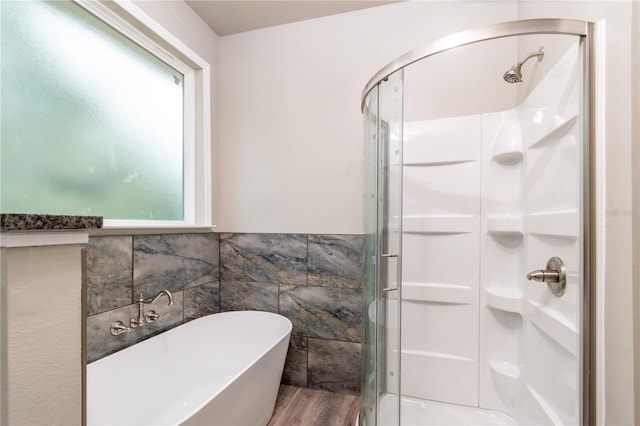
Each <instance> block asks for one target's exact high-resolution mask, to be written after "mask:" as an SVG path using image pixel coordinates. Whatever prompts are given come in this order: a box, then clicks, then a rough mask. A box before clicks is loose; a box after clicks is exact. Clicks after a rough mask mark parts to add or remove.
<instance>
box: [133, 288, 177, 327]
mask: <svg viewBox="0 0 640 426" xmlns="http://www.w3.org/2000/svg"><path fill="white" fill-rule="evenodd" d="M161 296H167V298H169V306H171V305H173V296H172V295H171V292H169V290H160V291H159V292H158V294H156V295H155V296H154V297H153V298H151V299H145V298H144V297H143V296H142V293H140V295H139V296H138V300H136V303H137V304H138V316H137V317H136V318H131V321H130V324H131V327H132V328H136V327H141V326H143V325H144V322H145V318H146V320H147V322H153V321H156V320H159V319H160V318H162V315H159V314H157V313H156V311H149V312H148V313H147V315H145V313H144V308H143V306H144V305H145V304H152V303H155V301H156V300H158V299H159V298H160V297H161Z"/></svg>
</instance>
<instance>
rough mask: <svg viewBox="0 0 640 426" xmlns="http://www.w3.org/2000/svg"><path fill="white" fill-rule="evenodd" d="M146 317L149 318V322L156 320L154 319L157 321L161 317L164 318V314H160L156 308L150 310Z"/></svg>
mask: <svg viewBox="0 0 640 426" xmlns="http://www.w3.org/2000/svg"><path fill="white" fill-rule="evenodd" d="M144 318H145V319H146V320H147V322H154V321H157V320H159V319H162V315H160V314H159V313H157V312H156V311H154V310H150V311H149V312H147V313H146V314H144Z"/></svg>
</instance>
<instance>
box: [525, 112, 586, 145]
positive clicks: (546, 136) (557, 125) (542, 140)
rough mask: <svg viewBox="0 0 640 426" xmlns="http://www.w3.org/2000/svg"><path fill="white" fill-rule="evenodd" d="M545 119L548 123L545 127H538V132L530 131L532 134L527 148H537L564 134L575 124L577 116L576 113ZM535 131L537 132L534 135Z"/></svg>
mask: <svg viewBox="0 0 640 426" xmlns="http://www.w3.org/2000/svg"><path fill="white" fill-rule="evenodd" d="M547 120H548V122H549V123H550V124H549V126H548V127H547V128H546V129H540V130H539V131H538V132H532V133H533V134H534V136H533V137H532V138H531V139H530V143H529V144H528V147H529V149H531V148H538V147H540V146H542V145H544V144H546V143H548V142H553V141H555V140H558V139H559V138H561V137H563V136H565V135H566V134H567V133H569V131H570V130H571V129H572V128H573V126H574V125H575V124H576V121H577V120H578V116H577V115H576V114H574V115H571V116H569V117H568V118H563V117H561V116H554V117H553V118H548V119H547ZM535 133H539V134H538V135H535Z"/></svg>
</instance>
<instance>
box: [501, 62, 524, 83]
mask: <svg viewBox="0 0 640 426" xmlns="http://www.w3.org/2000/svg"><path fill="white" fill-rule="evenodd" d="M502 78H504V81H506V82H507V83H520V82H521V81H522V72H520V67H516V66H515V65H514V66H512V67H511V68H509V70H508V71H507V72H505V73H504V75H503V76H502Z"/></svg>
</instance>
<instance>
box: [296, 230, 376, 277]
mask: <svg viewBox="0 0 640 426" xmlns="http://www.w3.org/2000/svg"><path fill="white" fill-rule="evenodd" d="M363 248H364V237H363V236H362V235H309V266H308V270H309V275H308V280H307V281H308V284H311V285H322V286H333V287H350V288H361V287H362V273H363V267H364V266H363V261H362V251H363Z"/></svg>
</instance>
